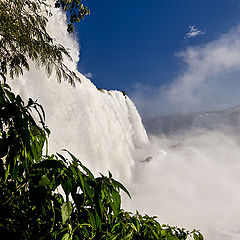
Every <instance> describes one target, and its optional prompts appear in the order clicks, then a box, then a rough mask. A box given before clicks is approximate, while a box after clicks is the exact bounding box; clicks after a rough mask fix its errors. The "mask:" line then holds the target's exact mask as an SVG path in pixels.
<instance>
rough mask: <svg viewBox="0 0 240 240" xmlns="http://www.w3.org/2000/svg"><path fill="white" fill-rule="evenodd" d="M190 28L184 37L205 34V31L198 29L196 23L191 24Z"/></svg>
mask: <svg viewBox="0 0 240 240" xmlns="http://www.w3.org/2000/svg"><path fill="white" fill-rule="evenodd" d="M189 28H190V30H189V32H188V33H186V34H185V36H184V39H188V38H192V37H196V36H198V35H202V34H205V32H203V31H201V30H199V29H197V28H196V27H195V26H194V25H192V26H189Z"/></svg>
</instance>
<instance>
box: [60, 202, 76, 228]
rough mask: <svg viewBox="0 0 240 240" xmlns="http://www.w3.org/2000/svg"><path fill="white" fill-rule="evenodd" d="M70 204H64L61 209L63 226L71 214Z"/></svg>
mask: <svg viewBox="0 0 240 240" xmlns="http://www.w3.org/2000/svg"><path fill="white" fill-rule="evenodd" d="M72 208H73V207H72V203H71V202H70V201H67V202H64V203H63V205H62V208H61V213H62V223H63V224H64V223H65V222H66V221H67V220H68V219H69V218H70V216H71V214H72Z"/></svg>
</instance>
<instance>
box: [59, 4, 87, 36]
mask: <svg viewBox="0 0 240 240" xmlns="http://www.w3.org/2000/svg"><path fill="white" fill-rule="evenodd" d="M83 2H84V1H83V0H57V1H56V3H55V7H56V8H59V7H62V9H63V10H68V11H69V12H70V23H69V24H68V28H67V30H68V32H73V29H74V25H73V23H77V22H80V21H81V20H83V19H84V17H85V16H86V15H89V14H90V10H89V9H88V8H87V6H84V4H83Z"/></svg>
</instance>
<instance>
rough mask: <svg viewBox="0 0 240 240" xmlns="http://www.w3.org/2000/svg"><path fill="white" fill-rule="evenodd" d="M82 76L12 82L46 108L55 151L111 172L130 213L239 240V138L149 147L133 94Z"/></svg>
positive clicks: (179, 139)
mask: <svg viewBox="0 0 240 240" xmlns="http://www.w3.org/2000/svg"><path fill="white" fill-rule="evenodd" d="M53 11H54V14H53V16H54V17H51V18H50V21H49V26H48V27H49V31H50V32H51V34H52V35H53V36H54V37H55V38H56V41H57V42H58V43H61V44H63V45H64V46H65V47H66V48H69V49H71V55H72V57H73V59H74V61H73V62H68V60H66V64H67V65H68V67H69V68H70V69H72V70H75V71H77V62H78V53H79V48H78V44H77V41H76V39H74V37H71V36H70V35H69V34H68V33H67V32H66V23H65V16H64V15H63V14H62V13H61V12H60V11H57V10H56V9H53ZM56 26H58V28H57V29H56ZM78 74H79V76H80V78H81V83H80V84H76V88H73V87H71V86H69V85H68V84H66V83H62V84H58V83H57V82H56V80H55V79H54V76H52V77H50V78H47V76H46V73H45V71H44V70H43V69H39V70H35V68H34V66H31V71H29V72H27V73H25V75H24V76H23V77H21V79H18V80H14V81H12V82H11V83H10V85H11V86H12V88H13V89H14V90H15V91H16V92H19V93H20V94H21V96H23V97H25V98H29V97H31V98H32V99H38V102H39V103H40V104H42V105H43V107H44V109H45V112H46V123H47V125H48V127H49V128H50V130H51V132H52V133H51V136H50V141H49V151H50V152H55V151H58V152H59V151H61V149H62V148H66V149H68V150H69V151H71V152H72V153H73V154H74V155H76V156H77V157H78V158H79V159H80V160H81V161H82V162H83V163H84V164H86V165H87V166H88V167H89V168H90V169H91V170H93V171H94V172H95V173H97V172H102V173H105V174H106V172H107V170H110V171H111V172H112V173H113V175H114V177H115V178H117V179H119V180H120V181H122V182H123V183H124V184H126V186H127V187H128V188H129V190H130V192H131V193H132V197H133V199H132V200H128V199H125V198H124V206H125V207H126V208H128V209H130V210H133V211H134V209H135V208H137V209H139V210H140V211H141V212H142V213H143V214H144V213H148V214H152V215H158V216H159V221H160V222H161V223H163V222H164V223H169V224H171V225H178V226H184V227H187V228H189V229H191V228H199V229H201V230H202V232H203V234H204V235H205V236H206V239H208V240H210V239H224V240H228V239H229V240H230V239H231V240H233V239H240V236H239V229H240V220H239V214H240V204H239V202H240V194H239V185H238V183H239V182H240V177H239V170H240V163H239V162H240V161H239V156H240V150H239V149H240V148H239V147H240V146H239V143H240V141H239V140H240V139H239V138H238V136H237V135H236V136H234V137H233V136H232V135H231V136H230V135H227V134H223V133H221V132H217V131H212V132H209V131H196V132H194V133H189V134H185V135H184V136H173V135H172V136H171V137H165V136H163V135H162V136H160V137H152V138H151V139H150V142H149V141H148V137H147V134H146V131H145V129H144V127H143V125H142V122H141V118H140V116H139V114H138V112H137V110H136V108H135V106H134V104H133V103H132V102H131V100H130V99H129V98H128V97H126V96H124V95H123V94H122V93H121V92H118V91H105V90H103V91H99V90H98V89H97V88H96V87H95V86H94V85H93V84H92V83H91V82H90V80H88V79H86V78H85V77H84V76H83V75H81V74H80V73H78Z"/></svg>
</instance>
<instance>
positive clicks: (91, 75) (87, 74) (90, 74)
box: [84, 72, 93, 78]
mask: <svg viewBox="0 0 240 240" xmlns="http://www.w3.org/2000/svg"><path fill="white" fill-rule="evenodd" d="M84 76H85V77H87V78H93V73H90V72H88V73H86V74H84Z"/></svg>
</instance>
